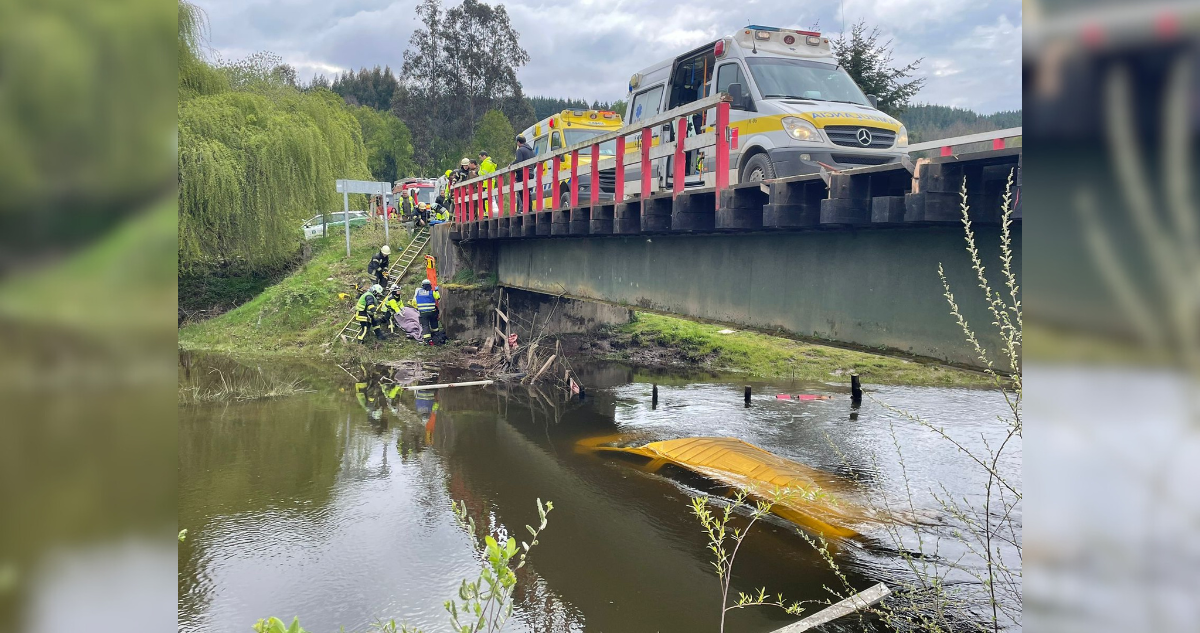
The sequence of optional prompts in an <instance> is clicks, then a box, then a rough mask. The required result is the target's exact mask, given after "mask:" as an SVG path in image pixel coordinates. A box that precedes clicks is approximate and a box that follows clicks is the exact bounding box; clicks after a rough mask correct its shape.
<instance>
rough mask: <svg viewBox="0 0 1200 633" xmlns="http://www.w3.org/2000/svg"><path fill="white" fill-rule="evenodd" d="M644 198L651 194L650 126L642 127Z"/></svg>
mask: <svg viewBox="0 0 1200 633" xmlns="http://www.w3.org/2000/svg"><path fill="white" fill-rule="evenodd" d="M641 150H642V200H645V199H646V198H647V197H649V196H650V128H648V127H644V128H642V147H641Z"/></svg>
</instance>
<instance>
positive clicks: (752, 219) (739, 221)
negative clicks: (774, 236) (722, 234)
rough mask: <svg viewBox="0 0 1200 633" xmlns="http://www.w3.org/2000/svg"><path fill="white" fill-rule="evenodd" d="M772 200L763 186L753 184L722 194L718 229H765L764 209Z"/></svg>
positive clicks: (717, 222)
mask: <svg viewBox="0 0 1200 633" xmlns="http://www.w3.org/2000/svg"><path fill="white" fill-rule="evenodd" d="M769 200H770V198H769V197H768V196H767V192H765V191H763V189H762V185H761V184H759V183H757V182H752V183H749V184H744V185H735V186H733V187H730V188H729V189H726V190H725V191H723V192H721V200H720V202H721V205H720V207H719V208H718V209H717V218H716V229H717V230H718V231H721V230H744V231H754V230H758V229H761V228H763V207H764V206H765V205H766V204H767V202H768V201H769Z"/></svg>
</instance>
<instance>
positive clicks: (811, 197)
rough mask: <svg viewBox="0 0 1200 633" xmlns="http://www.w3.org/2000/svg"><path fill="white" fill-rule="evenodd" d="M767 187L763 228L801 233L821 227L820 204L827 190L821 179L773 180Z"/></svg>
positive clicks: (815, 177)
mask: <svg viewBox="0 0 1200 633" xmlns="http://www.w3.org/2000/svg"><path fill="white" fill-rule="evenodd" d="M769 187H770V200H771V202H770V204H768V205H766V206H765V207H763V226H764V227H766V228H772V229H803V228H809V227H814V226H818V225H819V224H820V223H821V200H823V199H824V198H825V196H826V189H825V182H824V181H822V180H821V177H820V176H818V175H815V174H813V175H808V176H800V177H798V178H792V179H787V180H774V181H771V182H770V184H769Z"/></svg>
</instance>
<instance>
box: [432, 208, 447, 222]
mask: <svg viewBox="0 0 1200 633" xmlns="http://www.w3.org/2000/svg"><path fill="white" fill-rule="evenodd" d="M449 221H450V210H449V209H447V208H446V207H436V212H435V213H434V216H433V222H430V224H441V223H442V222H449Z"/></svg>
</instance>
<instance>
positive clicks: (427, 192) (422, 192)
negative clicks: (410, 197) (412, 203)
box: [414, 187, 433, 204]
mask: <svg viewBox="0 0 1200 633" xmlns="http://www.w3.org/2000/svg"><path fill="white" fill-rule="evenodd" d="M414 189H416V190H417V202H424V203H426V204H433V187H414Z"/></svg>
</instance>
